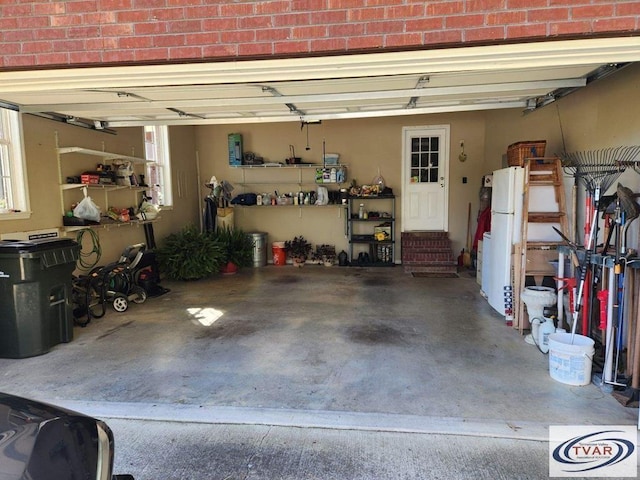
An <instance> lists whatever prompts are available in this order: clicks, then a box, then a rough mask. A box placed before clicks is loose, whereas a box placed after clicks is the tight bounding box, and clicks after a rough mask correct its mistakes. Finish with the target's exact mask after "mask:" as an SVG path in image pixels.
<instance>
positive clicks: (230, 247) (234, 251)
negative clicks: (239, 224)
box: [215, 226, 253, 274]
mask: <svg viewBox="0 0 640 480" xmlns="http://www.w3.org/2000/svg"><path fill="white" fill-rule="evenodd" d="M215 237H216V238H217V240H218V241H219V242H220V243H221V244H222V245H223V247H224V252H225V258H224V263H223V265H222V268H221V272H222V273H226V274H231V273H235V272H237V271H238V268H240V267H250V266H251V265H252V264H253V240H252V239H251V238H250V237H249V236H248V235H247V234H246V233H245V232H244V231H243V230H241V229H239V228H231V227H229V226H227V227H224V228H219V229H218V230H217V231H216V233H215Z"/></svg>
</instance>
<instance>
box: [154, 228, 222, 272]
mask: <svg viewBox="0 0 640 480" xmlns="http://www.w3.org/2000/svg"><path fill="white" fill-rule="evenodd" d="M157 254H158V262H159V263H160V267H161V268H162V271H163V272H164V273H165V274H166V275H167V277H169V278H171V279H173V280H197V279H200V278H204V277H208V276H209V275H211V274H212V273H217V272H218V271H219V270H220V267H221V266H222V265H223V264H224V263H225V258H226V252H225V247H224V245H223V244H222V243H221V242H220V241H219V240H217V239H216V238H215V236H214V235H212V234H211V233H206V232H200V230H199V229H198V228H197V227H195V226H193V225H188V226H186V227H185V228H183V229H182V230H181V231H180V232H178V233H172V234H170V235H169V236H167V237H166V238H165V239H164V242H163V244H162V246H161V247H160V248H159V249H158V252H157Z"/></svg>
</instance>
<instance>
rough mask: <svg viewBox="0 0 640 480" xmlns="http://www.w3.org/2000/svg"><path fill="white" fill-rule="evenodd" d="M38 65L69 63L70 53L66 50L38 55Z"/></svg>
mask: <svg viewBox="0 0 640 480" xmlns="http://www.w3.org/2000/svg"><path fill="white" fill-rule="evenodd" d="M36 62H37V64H38V65H67V64H68V63H69V54H67V53H65V52H58V53H43V54H39V55H36Z"/></svg>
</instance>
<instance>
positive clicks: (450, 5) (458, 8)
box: [427, 1, 464, 17]
mask: <svg viewBox="0 0 640 480" xmlns="http://www.w3.org/2000/svg"><path fill="white" fill-rule="evenodd" d="M458 13H464V2H461V1H455V2H448V1H441V2H430V3H428V4H427V15H429V16H430V17H445V16H447V15H455V14H458Z"/></svg>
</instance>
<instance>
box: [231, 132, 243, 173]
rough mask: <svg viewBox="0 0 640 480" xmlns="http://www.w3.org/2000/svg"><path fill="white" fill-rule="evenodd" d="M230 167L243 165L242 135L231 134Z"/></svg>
mask: <svg viewBox="0 0 640 480" xmlns="http://www.w3.org/2000/svg"><path fill="white" fill-rule="evenodd" d="M229 165H235V166H237V165H242V135H241V134H239V133H230V134H229Z"/></svg>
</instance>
